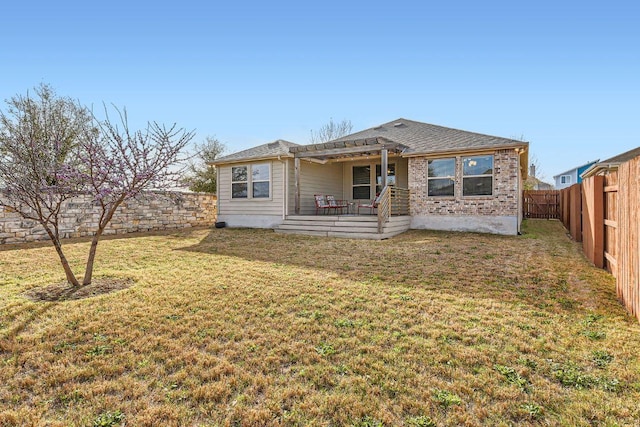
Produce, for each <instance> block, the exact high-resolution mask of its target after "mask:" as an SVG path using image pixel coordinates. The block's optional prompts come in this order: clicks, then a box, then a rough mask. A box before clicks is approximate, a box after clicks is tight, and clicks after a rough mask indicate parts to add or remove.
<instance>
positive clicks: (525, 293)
mask: <svg viewBox="0 0 640 427" xmlns="http://www.w3.org/2000/svg"><path fill="white" fill-rule="evenodd" d="M560 237H561V239H557V236H545V235H541V237H539V238H536V239H532V238H526V237H523V236H500V235H489V234H479V233H461V232H441V231H427V230H411V231H408V232H406V233H403V234H401V235H399V236H396V237H394V238H392V239H388V240H382V241H371V240H352V239H340V238H327V237H311V236H302V235H286V234H276V233H274V232H273V231H271V230H258V229H212V230H211V231H210V232H209V233H208V235H207V236H206V237H205V238H204V239H202V241H200V242H199V243H198V244H196V245H193V246H189V247H184V248H180V249H179V250H184V251H191V252H198V253H204V254H209V255H212V256H226V257H234V258H240V259H244V260H247V261H258V262H263V263H269V264H273V265H274V266H276V265H289V266H293V267H296V268H303V269H313V270H322V271H323V272H332V273H334V274H335V275H336V276H338V277H340V278H344V279H348V280H352V281H360V282H369V283H375V284H380V285H384V286H389V287H390V291H389V292H390V294H392V293H394V292H398V289H396V290H393V289H392V288H404V291H407V292H409V291H410V290H411V289H425V290H432V291H437V292H442V293H443V294H444V293H449V294H453V295H460V296H464V297H472V298H489V299H493V300H497V301H501V302H506V303H512V304H526V305H527V306H529V307H531V308H532V309H534V310H540V311H552V312H554V313H557V312H559V311H560V312H571V311H573V310H576V309H577V308H579V307H581V306H583V303H584V301H580V300H575V301H574V300H572V298H574V297H576V296H575V295H574V294H572V293H571V292H570V291H569V290H568V289H567V275H568V273H567V272H563V271H557V270H555V269H554V268H555V267H553V268H552V267H551V266H557V264H553V262H555V261H553V260H552V259H551V258H550V256H551V255H550V254H549V253H550V252H551V249H552V248H555V246H557V245H558V242H559V241H560V244H561V245H565V244H566V245H572V244H574V243H573V242H570V241H568V240H566V237H565V236H564V235H561V236H560ZM553 250H556V249H553ZM576 254H577V252H576ZM566 256H572V255H571V254H566ZM576 256H579V255H576ZM580 262H583V261H582V260H580ZM583 263H584V262H583ZM585 268H589V266H588V265H586V264H585ZM300 274H304V273H300ZM400 290H402V289H400ZM577 298H586V299H589V298H590V299H594V296H593V295H588V294H585V295H582V296H577ZM613 298H614V299H615V295H613ZM590 303H594V304H596V305H597V304H599V303H598V302H597V301H595V302H594V301H590Z"/></svg>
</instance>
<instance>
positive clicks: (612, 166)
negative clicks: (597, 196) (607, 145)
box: [580, 147, 640, 179]
mask: <svg viewBox="0 0 640 427" xmlns="http://www.w3.org/2000/svg"><path fill="white" fill-rule="evenodd" d="M638 156H640V147H636V148H634V149H632V150H629V151H625V152H624V153H622V154H618V155H617V156H613V157H611V158H609V159H606V160H603V161H601V162H597V163H594V164H592V165H591V166H590V167H589V168H588V169H586V170H584V171H583V172H582V173H581V176H580V178H581V179H585V178H588V177H590V176H593V175H606V174H609V173H610V172H612V171H615V170H617V169H618V166H620V165H621V164H622V163H625V162H628V161H629V160H633V159H635V158H636V157H638Z"/></svg>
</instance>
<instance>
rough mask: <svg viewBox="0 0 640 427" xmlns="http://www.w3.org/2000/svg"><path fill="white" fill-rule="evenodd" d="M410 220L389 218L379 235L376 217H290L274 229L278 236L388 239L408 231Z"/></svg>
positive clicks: (406, 218) (404, 217)
mask: <svg viewBox="0 0 640 427" xmlns="http://www.w3.org/2000/svg"><path fill="white" fill-rule="evenodd" d="M410 224H411V218H410V217H409V216H399V217H391V218H389V221H388V222H387V224H385V226H384V228H383V230H382V233H378V217H377V216H376V215H363V216H358V215H291V216H288V217H287V218H286V219H285V220H284V222H283V223H282V224H280V225H279V226H278V227H277V228H276V229H275V232H276V233H280V234H304V235H308V236H326V237H343V238H349V239H372V240H382V239H388V238H389V237H393V236H395V235H398V234H400V233H403V232H405V231H407V230H408V229H409V226H410Z"/></svg>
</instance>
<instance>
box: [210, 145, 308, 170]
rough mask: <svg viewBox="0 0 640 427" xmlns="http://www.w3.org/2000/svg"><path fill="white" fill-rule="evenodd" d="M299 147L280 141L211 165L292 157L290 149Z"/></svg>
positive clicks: (222, 158)
mask: <svg viewBox="0 0 640 427" xmlns="http://www.w3.org/2000/svg"><path fill="white" fill-rule="evenodd" d="M298 145H299V144H296V143H294V142H289V141H284V140H282V139H278V140H276V141H273V142H270V143H268V144H262V145H258V146H257V147H253V148H249V149H247V150H243V151H238V152H237V153H233V154H229V155H228V156H223V157H220V158H218V159H215V160H214V161H213V162H211V164H212V165H215V164H219V163H233V162H236V161H245V160H260V159H272V158H275V157H278V156H291V154H290V153H289V148H291V147H297V146H298Z"/></svg>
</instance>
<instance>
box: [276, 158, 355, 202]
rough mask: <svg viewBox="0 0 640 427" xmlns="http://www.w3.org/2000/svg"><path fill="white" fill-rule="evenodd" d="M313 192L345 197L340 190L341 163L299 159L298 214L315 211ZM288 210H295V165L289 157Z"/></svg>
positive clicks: (339, 198) (337, 197) (338, 197)
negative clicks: (323, 162) (321, 162)
mask: <svg viewBox="0 0 640 427" xmlns="http://www.w3.org/2000/svg"><path fill="white" fill-rule="evenodd" d="M315 194H323V195H327V194H331V195H333V196H335V198H336V199H338V200H342V199H344V198H345V197H344V196H345V194H343V191H342V165H341V164H339V163H325V164H319V163H313V162H309V161H305V160H301V161H300V214H301V215H314V214H315V213H316V204H315V199H314V197H313V196H314V195H315ZM288 199H289V211H288V215H293V214H294V212H295V167H294V161H293V159H289V196H288Z"/></svg>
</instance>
